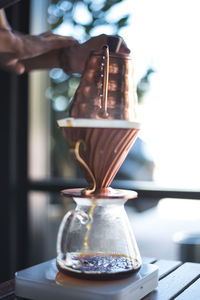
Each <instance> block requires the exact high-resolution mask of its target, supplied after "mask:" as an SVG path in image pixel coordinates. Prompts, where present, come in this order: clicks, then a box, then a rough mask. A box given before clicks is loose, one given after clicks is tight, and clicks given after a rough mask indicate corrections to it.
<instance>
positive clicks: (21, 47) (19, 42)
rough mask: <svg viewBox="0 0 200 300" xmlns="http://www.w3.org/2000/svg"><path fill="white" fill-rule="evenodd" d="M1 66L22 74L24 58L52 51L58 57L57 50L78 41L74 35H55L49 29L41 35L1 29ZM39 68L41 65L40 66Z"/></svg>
mask: <svg viewBox="0 0 200 300" xmlns="http://www.w3.org/2000/svg"><path fill="white" fill-rule="evenodd" d="M0 40H1V43H0V67H1V68H3V69H5V70H8V71H12V72H15V73H17V74H22V73H23V72H24V71H25V65H24V61H23V60H27V59H32V58H35V57H38V56H41V55H42V54H43V55H44V54H46V53H48V55H49V53H50V52H51V51H52V52H53V51H54V52H53V54H54V55H53V56H52V57H50V61H49V63H50V65H51V64H52V63H53V61H52V58H56V55H55V51H56V50H58V49H61V48H67V47H69V46H72V45H75V44H77V43H78V42H77V41H76V40H75V39H74V38H72V37H63V36H60V35H55V34H53V33H52V32H50V31H48V32H46V33H43V34H40V35H25V34H21V33H18V32H12V31H11V30H5V29H0ZM38 68H39V66H38ZM30 69H31V68H30Z"/></svg>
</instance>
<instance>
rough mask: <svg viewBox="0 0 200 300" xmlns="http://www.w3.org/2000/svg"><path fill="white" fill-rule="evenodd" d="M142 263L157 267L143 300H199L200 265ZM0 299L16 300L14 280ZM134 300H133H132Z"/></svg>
mask: <svg viewBox="0 0 200 300" xmlns="http://www.w3.org/2000/svg"><path fill="white" fill-rule="evenodd" d="M143 262H144V263H154V264H156V265H157V266H158V267H159V284H158V288H157V289H156V290H154V291H153V292H151V293H150V294H149V295H147V296H146V297H144V298H143V299H144V300H169V299H176V300H198V299H200V264H199V263H189V262H187V263H181V262H180V261H174V260H156V259H155V258H147V257H144V258H143ZM0 299H5V300H17V299H19V298H17V297H16V296H15V295H14V280H10V281H8V282H5V283H2V284H0ZM133 300H134V299H133Z"/></svg>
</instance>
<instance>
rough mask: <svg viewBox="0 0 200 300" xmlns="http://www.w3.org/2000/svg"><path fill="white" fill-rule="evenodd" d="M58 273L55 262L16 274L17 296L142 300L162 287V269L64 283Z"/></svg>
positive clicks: (50, 299)
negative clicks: (159, 272)
mask: <svg viewBox="0 0 200 300" xmlns="http://www.w3.org/2000/svg"><path fill="white" fill-rule="evenodd" d="M57 273H58V270H57V268H56V264H55V260H51V261H48V262H45V263H42V264H39V265H36V266H33V267H31V268H28V269H25V270H22V271H19V272H17V273H16V274H15V284H16V287H15V289H16V290H15V293H16V295H17V296H19V297H24V298H28V299H37V300H44V299H48V300H55V299H57V300H64V299H65V300H67V299H70V300H80V299H81V300H101V299H104V300H105V299H106V300H115V299H116V300H122V299H123V300H125V299H126V300H133V299H134V300H139V299H141V298H143V297H144V296H145V295H147V294H148V293H150V292H151V291H152V290H154V289H155V288H156V287H157V284H158V267H157V266H155V265H151V264H143V265H142V267H141V269H140V270H139V272H137V273H135V274H133V275H131V276H129V277H128V278H126V279H120V280H112V281H108V280H107V281H89V280H80V279H72V278H69V279H67V278H68V277H67V276H66V277H65V278H66V280H65V282H64V283H59V282H57V281H56V275H57Z"/></svg>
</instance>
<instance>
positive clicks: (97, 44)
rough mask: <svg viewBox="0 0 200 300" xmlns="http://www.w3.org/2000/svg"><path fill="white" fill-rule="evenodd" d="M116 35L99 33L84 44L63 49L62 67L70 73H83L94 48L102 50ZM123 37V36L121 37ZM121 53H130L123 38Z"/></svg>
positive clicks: (119, 50)
mask: <svg viewBox="0 0 200 300" xmlns="http://www.w3.org/2000/svg"><path fill="white" fill-rule="evenodd" d="M109 37H114V36H108V35H105V34H102V35H99V36H97V37H93V38H91V39H89V40H88V41H87V42H85V43H83V44H78V43H77V44H74V45H72V46H70V47H68V48H65V49H62V50H61V56H60V67H61V68H63V69H64V71H66V73H69V70H70V71H71V73H80V74H82V73H83V70H84V68H85V63H86V61H87V59H88V57H89V55H90V52H91V51H92V50H100V49H102V47H103V46H104V45H106V44H107V43H108V38H109ZM120 39H121V38H120ZM118 52H119V53H130V50H129V49H128V48H127V46H126V44H125V42H124V41H123V39H121V44H120V47H119V49H118Z"/></svg>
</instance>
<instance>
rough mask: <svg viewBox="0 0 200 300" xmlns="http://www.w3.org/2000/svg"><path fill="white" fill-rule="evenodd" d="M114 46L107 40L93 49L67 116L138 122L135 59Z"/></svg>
mask: <svg viewBox="0 0 200 300" xmlns="http://www.w3.org/2000/svg"><path fill="white" fill-rule="evenodd" d="M112 39H117V37H113V38H112ZM118 39H119V38H118ZM119 42H120V40H119ZM111 46H112V45H111ZM111 46H110V45H109V43H108V45H106V46H104V47H103V49H100V50H99V51H91V54H90V56H89V59H88V61H87V63H86V66H85V70H84V72H83V75H82V78H81V81H80V85H79V87H78V89H77V90H76V93H75V95H74V97H73V100H72V101H71V103H70V105H69V108H68V117H72V118H84V119H110V120H113V119H115V120H127V121H136V106H137V96H136V86H135V84H134V77H133V75H134V72H133V64H132V60H131V58H130V56H129V55H128V54H125V53H118V52H117V50H116V48H119V47H116V48H115V50H114V51H113V49H112V48H113V47H111Z"/></svg>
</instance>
